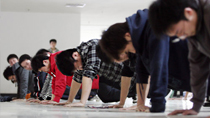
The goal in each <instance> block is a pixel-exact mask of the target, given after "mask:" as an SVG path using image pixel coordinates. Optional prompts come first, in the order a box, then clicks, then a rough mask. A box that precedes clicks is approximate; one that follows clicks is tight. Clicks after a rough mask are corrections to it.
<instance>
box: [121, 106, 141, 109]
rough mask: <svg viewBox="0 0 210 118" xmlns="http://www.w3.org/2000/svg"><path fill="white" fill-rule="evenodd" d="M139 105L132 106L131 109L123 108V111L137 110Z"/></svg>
mask: <svg viewBox="0 0 210 118" xmlns="http://www.w3.org/2000/svg"><path fill="white" fill-rule="evenodd" d="M136 108H137V105H134V106H131V107H127V108H122V109H121V110H136Z"/></svg>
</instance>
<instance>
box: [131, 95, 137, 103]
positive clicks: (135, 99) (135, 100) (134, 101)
mask: <svg viewBox="0 0 210 118" xmlns="http://www.w3.org/2000/svg"><path fill="white" fill-rule="evenodd" d="M132 99H133V103H137V95H135V96H133V97H132Z"/></svg>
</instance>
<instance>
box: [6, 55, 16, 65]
mask: <svg viewBox="0 0 210 118" xmlns="http://www.w3.org/2000/svg"><path fill="white" fill-rule="evenodd" d="M7 62H8V63H9V64H10V66H13V65H14V64H15V63H17V62H18V56H17V55H16V54H10V55H9V56H8V57H7Z"/></svg>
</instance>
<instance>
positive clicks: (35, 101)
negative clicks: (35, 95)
mask: <svg viewBox="0 0 210 118" xmlns="http://www.w3.org/2000/svg"><path fill="white" fill-rule="evenodd" d="M28 102H34V103H39V102H40V100H39V99H31V100H29V101H28Z"/></svg>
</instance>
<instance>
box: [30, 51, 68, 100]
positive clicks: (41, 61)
mask: <svg viewBox="0 0 210 118" xmlns="http://www.w3.org/2000/svg"><path fill="white" fill-rule="evenodd" d="M60 52H61V51H59V52H56V53H53V54H51V55H50V56H46V55H36V56H35V57H33V58H32V60H31V66H32V68H33V70H34V71H35V72H40V71H43V72H46V73H49V74H50V75H51V76H52V77H53V79H52V98H51V101H49V102H48V104H54V103H58V102H59V101H60V99H61V97H62V95H63V93H64V92H65V89H66V85H68V86H70V81H69V79H70V78H69V77H67V76H65V75H63V74H62V73H61V72H60V71H59V70H58V68H57V66H56V63H55V56H56V55H57V54H59V53H60Z"/></svg>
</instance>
